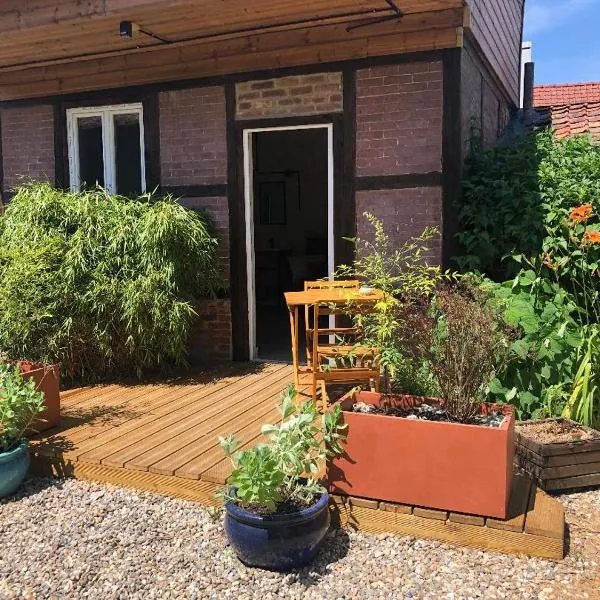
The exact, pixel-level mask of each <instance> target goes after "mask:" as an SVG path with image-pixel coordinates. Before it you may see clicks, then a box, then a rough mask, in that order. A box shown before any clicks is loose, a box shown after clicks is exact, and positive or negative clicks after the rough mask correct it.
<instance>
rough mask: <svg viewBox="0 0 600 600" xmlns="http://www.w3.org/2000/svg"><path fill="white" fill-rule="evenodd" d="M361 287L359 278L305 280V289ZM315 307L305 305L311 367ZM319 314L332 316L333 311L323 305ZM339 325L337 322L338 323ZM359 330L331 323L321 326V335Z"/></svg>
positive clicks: (308, 362) (307, 347)
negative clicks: (312, 315)
mask: <svg viewBox="0 0 600 600" xmlns="http://www.w3.org/2000/svg"><path fill="white" fill-rule="evenodd" d="M359 287H360V281H358V279H337V280H334V279H321V280H319V281H305V282H304V291H305V292H306V291H308V290H322V289H343V290H357V289H358V288H359ZM312 308H313V307H311V306H305V308H304V327H305V334H306V363H307V366H308V367H309V368H312V346H313V342H312V340H313V333H314V323H313V319H311V312H313V310H312ZM319 315H320V316H321V317H329V316H331V312H330V311H329V308H328V307H326V306H322V307H321V308H320V311H319ZM336 325H337V324H336ZM356 333H357V330H356V328H355V327H353V326H351V325H348V326H347V327H343V326H334V327H330V326H329V323H328V324H327V326H326V327H324V328H319V334H320V335H328V336H338V337H339V336H345V335H355V334H356Z"/></svg>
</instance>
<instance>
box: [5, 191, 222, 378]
mask: <svg viewBox="0 0 600 600" xmlns="http://www.w3.org/2000/svg"><path fill="white" fill-rule="evenodd" d="M216 250H217V240H216V238H215V236H214V233H213V230H212V227H211V225H210V222H209V221H208V219H207V218H206V217H205V216H204V215H200V214H198V213H195V212H193V211H190V210H187V209H185V208H183V207H182V206H181V205H179V204H178V203H177V202H176V201H175V200H174V199H173V198H170V197H167V198H154V197H152V196H150V195H147V196H144V197H142V198H139V199H137V200H129V199H126V198H122V197H119V196H112V195H109V194H108V193H106V192H105V191H104V190H101V189H96V190H92V191H86V192H82V193H69V192H63V191H59V190H55V189H53V188H52V187H51V186H49V185H47V184H29V185H26V186H24V187H22V188H20V189H19V190H18V191H17V193H16V195H15V197H14V198H13V200H12V201H11V203H10V205H9V206H8V208H7V209H6V212H5V214H4V215H3V216H2V218H1V219H0V276H1V277H0V305H2V307H3V310H2V311H1V312H0V350H2V351H3V352H5V353H6V354H7V355H9V356H10V357H11V358H13V359H20V358H23V359H28V360H36V361H38V360H39V361H45V362H58V363H60V365H61V368H62V373H63V374H64V376H65V378H66V379H67V380H79V381H89V380H94V379H99V378H104V377H107V376H114V375H130V374H137V375H139V374H141V373H142V372H143V371H144V370H146V369H153V368H167V367H169V366H171V365H181V364H184V363H185V358H186V352H187V344H188V339H189V335H190V329H191V326H192V324H193V320H194V317H195V310H194V307H195V306H196V305H197V303H198V301H199V300H200V299H201V298H203V297H207V296H212V295H214V294H215V293H217V292H218V291H219V290H220V289H221V287H222V283H221V277H220V274H219V270H218V266H217V264H218V261H217V259H216Z"/></svg>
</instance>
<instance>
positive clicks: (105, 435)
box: [67, 377, 244, 462]
mask: <svg viewBox="0 0 600 600" xmlns="http://www.w3.org/2000/svg"><path fill="white" fill-rule="evenodd" d="M243 380H244V377H238V378H235V379H231V380H230V379H228V378H226V379H223V380H221V381H220V382H219V383H214V384H213V383H209V384H201V385H189V384H187V385H186V384H183V385H180V386H174V387H172V386H169V387H167V388H166V389H165V390H160V391H159V390H155V391H154V392H151V394H149V395H148V396H147V397H143V398H142V399H141V400H140V401H139V403H138V404H137V405H136V410H137V411H138V414H136V415H135V416H132V418H131V419H128V420H126V421H123V422H116V423H115V422H113V423H112V424H111V423H108V424H106V425H107V427H106V428H104V427H102V425H103V424H98V425H97V426H96V427H95V428H94V429H90V430H87V431H85V432H84V433H85V437H82V438H79V436H78V435H76V434H73V435H70V434H69V435H67V439H68V440H69V441H70V442H71V443H74V442H77V443H76V444H74V448H73V449H72V451H69V453H68V458H77V457H81V458H82V459H84V460H88V461H91V462H100V459H101V458H102V457H103V456H106V453H105V450H103V449H100V447H101V446H102V447H104V446H107V445H109V444H110V443H112V442H113V441H114V440H118V439H121V438H124V437H125V436H128V434H129V435H133V432H135V431H136V430H138V429H140V428H142V427H144V426H145V425H147V424H149V423H155V422H157V421H158V420H160V419H161V418H163V417H165V416H168V415H170V414H171V413H173V412H174V411H176V410H180V409H185V408H186V407H188V406H190V405H191V404H192V403H193V402H194V401H195V400H197V399H198V398H204V397H207V396H209V395H211V394H215V393H216V392H218V391H222V392H223V393H224V394H227V393H229V390H231V389H235V386H236V385H237V384H239V383H240V382H242V381H243Z"/></svg>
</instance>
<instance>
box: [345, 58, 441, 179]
mask: <svg viewBox="0 0 600 600" xmlns="http://www.w3.org/2000/svg"><path fill="white" fill-rule="evenodd" d="M442 77H443V74H442V63H441V62H439V61H435V62H416V63H405V64H397V65H387V66H378V67H372V68H369V69H363V70H359V71H358V72H357V77H356V86H357V87H356V94H357V97H356V111H357V124H356V126H357V130H356V139H357V147H356V151H357V161H356V172H357V176H358V177H361V176H373V175H401V174H407V173H427V172H431V171H440V170H441V165H442V112H443V97H442Z"/></svg>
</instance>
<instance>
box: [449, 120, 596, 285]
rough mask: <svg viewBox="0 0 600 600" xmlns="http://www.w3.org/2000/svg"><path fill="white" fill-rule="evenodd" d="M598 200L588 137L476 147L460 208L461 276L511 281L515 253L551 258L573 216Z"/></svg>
mask: <svg viewBox="0 0 600 600" xmlns="http://www.w3.org/2000/svg"><path fill="white" fill-rule="evenodd" d="M599 197H600V144H598V143H597V142H595V141H594V140H593V139H592V138H590V137H587V136H573V137H569V138H564V139H559V138H556V137H555V135H554V134H553V132H551V131H543V132H538V133H535V134H531V135H525V136H521V137H518V138H516V139H514V140H513V141H512V142H511V143H509V144H505V145H499V146H495V147H494V148H491V149H489V150H481V149H480V147H479V146H477V145H476V146H474V151H473V152H472V153H471V154H470V156H469V159H468V164H467V176H466V178H465V180H464V182H463V194H462V198H461V200H460V204H459V206H458V207H457V208H458V215H459V224H460V227H459V234H458V240H459V243H460V246H461V251H460V255H459V256H458V258H457V262H458V264H459V266H460V268H461V270H462V271H463V272H464V271H468V270H478V271H481V272H485V273H486V274H488V275H489V276H490V277H492V278H493V279H495V280H502V279H506V278H512V277H514V276H515V275H516V274H517V272H518V270H519V269H520V265H519V264H518V263H516V262H515V261H513V260H512V259H511V257H512V256H513V255H515V254H517V255H522V256H524V257H529V258H533V257H537V256H540V255H541V254H544V253H545V254H546V255H549V256H552V254H553V252H554V251H556V250H560V249H561V247H562V248H563V249H565V248H566V246H567V244H568V243H569V242H568V239H566V238H565V236H564V235H563V234H564V232H563V231H561V230H562V229H563V227H564V224H565V221H566V219H567V217H568V215H569V213H570V211H571V210H572V209H573V207H576V206H579V205H585V204H588V203H594V202H595V201H597V199H598V198H599ZM594 223H598V220H597V218H594V219H592V221H591V222H590V225H591V226H593V228H595V227H596V225H594ZM557 234H558V235H557ZM578 242H579V240H578V241H577V243H578ZM576 263H577V260H571V262H570V264H576Z"/></svg>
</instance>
